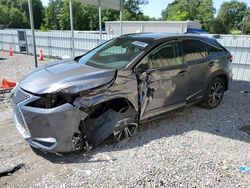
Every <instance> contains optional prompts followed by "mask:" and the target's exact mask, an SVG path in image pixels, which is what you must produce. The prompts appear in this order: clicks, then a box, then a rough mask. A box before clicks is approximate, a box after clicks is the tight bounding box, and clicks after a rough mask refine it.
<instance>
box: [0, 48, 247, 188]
mask: <svg viewBox="0 0 250 188" xmlns="http://www.w3.org/2000/svg"><path fill="white" fill-rule="evenodd" d="M1 58H2V59H1ZM49 61H51V60H46V61H44V62H42V63H40V64H44V63H47V62H49ZM33 68H34V63H33V57H31V56H28V55H22V54H14V56H13V57H9V56H8V54H7V53H6V52H0V79H1V80H2V79H3V78H7V79H10V80H15V81H20V80H21V78H22V77H23V76H24V75H25V74H27V73H28V72H29V71H30V70H32V69H33ZM243 90H247V91H250V83H249V82H238V81H237V82H236V81H235V82H234V83H233V85H232V87H231V89H230V91H228V92H226V94H225V96H224V99H223V102H222V104H221V105H220V106H219V107H218V108H216V109H214V110H206V109H203V108H201V107H199V106H192V107H188V108H186V109H184V110H183V111H181V112H180V111H179V112H175V113H171V114H170V115H169V116H168V117H166V118H164V119H161V120H158V121H154V122H151V123H147V124H145V125H142V126H141V128H140V129H139V131H138V133H137V135H136V136H135V137H133V138H130V139H127V140H124V141H121V142H119V143H115V144H110V145H102V146H100V147H98V148H95V149H93V150H91V151H90V152H88V153H84V152H77V153H70V154H67V155H64V156H55V155H49V154H41V153H39V155H38V154H36V153H35V152H34V151H33V150H32V149H31V148H30V147H29V146H28V144H27V143H26V142H25V141H24V140H23V139H22V138H21V136H20V135H19V133H18V132H17V130H16V128H15V127H14V124H13V122H12V118H11V108H10V103H9V98H8V95H4V96H0V111H1V113H0V171H2V170H5V169H7V168H10V167H13V166H15V165H17V164H20V163H23V164H24V167H22V168H21V169H20V170H18V171H16V172H15V173H13V174H10V175H9V176H4V177H0V187H250V173H247V172H242V171H240V167H241V166H248V167H249V166H250V135H249V134H248V133H246V132H244V131H241V128H242V127H244V126H250V95H249V94H247V93H245V94H244V93H241V91H243ZM3 98H4V99H3Z"/></svg>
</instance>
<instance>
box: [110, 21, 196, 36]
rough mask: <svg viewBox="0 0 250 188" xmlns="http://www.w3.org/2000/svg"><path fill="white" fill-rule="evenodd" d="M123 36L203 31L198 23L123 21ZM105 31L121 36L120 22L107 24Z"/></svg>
mask: <svg viewBox="0 0 250 188" xmlns="http://www.w3.org/2000/svg"><path fill="white" fill-rule="evenodd" d="M122 25H123V26H122V30H123V32H122V33H123V34H128V33H141V32H164V33H185V32H187V29H188V28H191V29H201V24H200V23H199V22H197V21H123V22H122ZM105 29H106V32H107V33H108V34H114V35H119V34H120V22H119V21H107V22H105Z"/></svg>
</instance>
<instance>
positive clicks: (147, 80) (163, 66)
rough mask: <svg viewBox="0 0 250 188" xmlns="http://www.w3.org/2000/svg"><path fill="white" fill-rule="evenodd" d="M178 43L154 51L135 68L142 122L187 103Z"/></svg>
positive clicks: (186, 80)
mask: <svg viewBox="0 0 250 188" xmlns="http://www.w3.org/2000/svg"><path fill="white" fill-rule="evenodd" d="M180 49H181V47H180V43H179V42H176V41H174V42H167V43H165V44H162V45H160V46H159V47H157V48H156V49H155V50H153V51H152V52H151V53H150V54H149V55H147V56H146V57H144V59H143V60H142V61H141V62H140V63H139V64H138V66H137V67H136V70H137V72H138V73H139V74H138V82H139V97H140V100H139V102H140V108H141V114H140V118H141V120H144V119H148V118H151V117H153V116H156V115H161V114H162V113H165V112H166V111H170V110H172V109H176V108H178V107H182V106H184V105H185V104H186V96H187V88H188V85H189V70H188V66H187V64H185V63H184V61H183V56H182V51H181V50H180Z"/></svg>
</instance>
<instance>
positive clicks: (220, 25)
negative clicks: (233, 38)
mask: <svg viewBox="0 0 250 188" xmlns="http://www.w3.org/2000/svg"><path fill="white" fill-rule="evenodd" d="M247 14H248V11H247V4H246V3H245V2H239V1H236V0H232V1H230V2H224V3H223V4H222V5H221V7H220V9H219V12H218V16H217V18H216V24H215V26H214V28H213V32H214V33H230V31H231V30H241V27H242V23H243V22H242V21H243V18H244V16H246V15H247Z"/></svg>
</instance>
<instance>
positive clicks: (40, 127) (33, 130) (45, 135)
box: [11, 88, 87, 153]
mask: <svg viewBox="0 0 250 188" xmlns="http://www.w3.org/2000/svg"><path fill="white" fill-rule="evenodd" d="M37 99H39V97H37V96H34V95H31V94H30V93H28V92H26V91H23V90H22V89H20V88H15V89H14V91H13V92H12V96H11V103H12V108H13V119H14V122H15V125H16V128H17V130H18V131H19V133H20V134H21V135H22V136H23V138H24V139H25V140H26V141H27V142H28V143H29V144H30V145H31V146H33V147H35V148H38V149H41V150H43V151H47V152H61V153H64V152H70V151H73V150H74V145H73V142H72V137H73V135H74V133H75V132H76V131H77V129H78V126H79V123H80V121H81V120H82V119H84V117H86V116H87V114H86V113H84V112H82V111H80V110H78V109H76V108H75V107H74V106H72V105H71V104H69V103H66V104H63V105H61V106H58V107H55V108H51V109H43V108H35V107H30V106H28V104H29V103H31V102H33V101H35V100H37Z"/></svg>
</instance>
